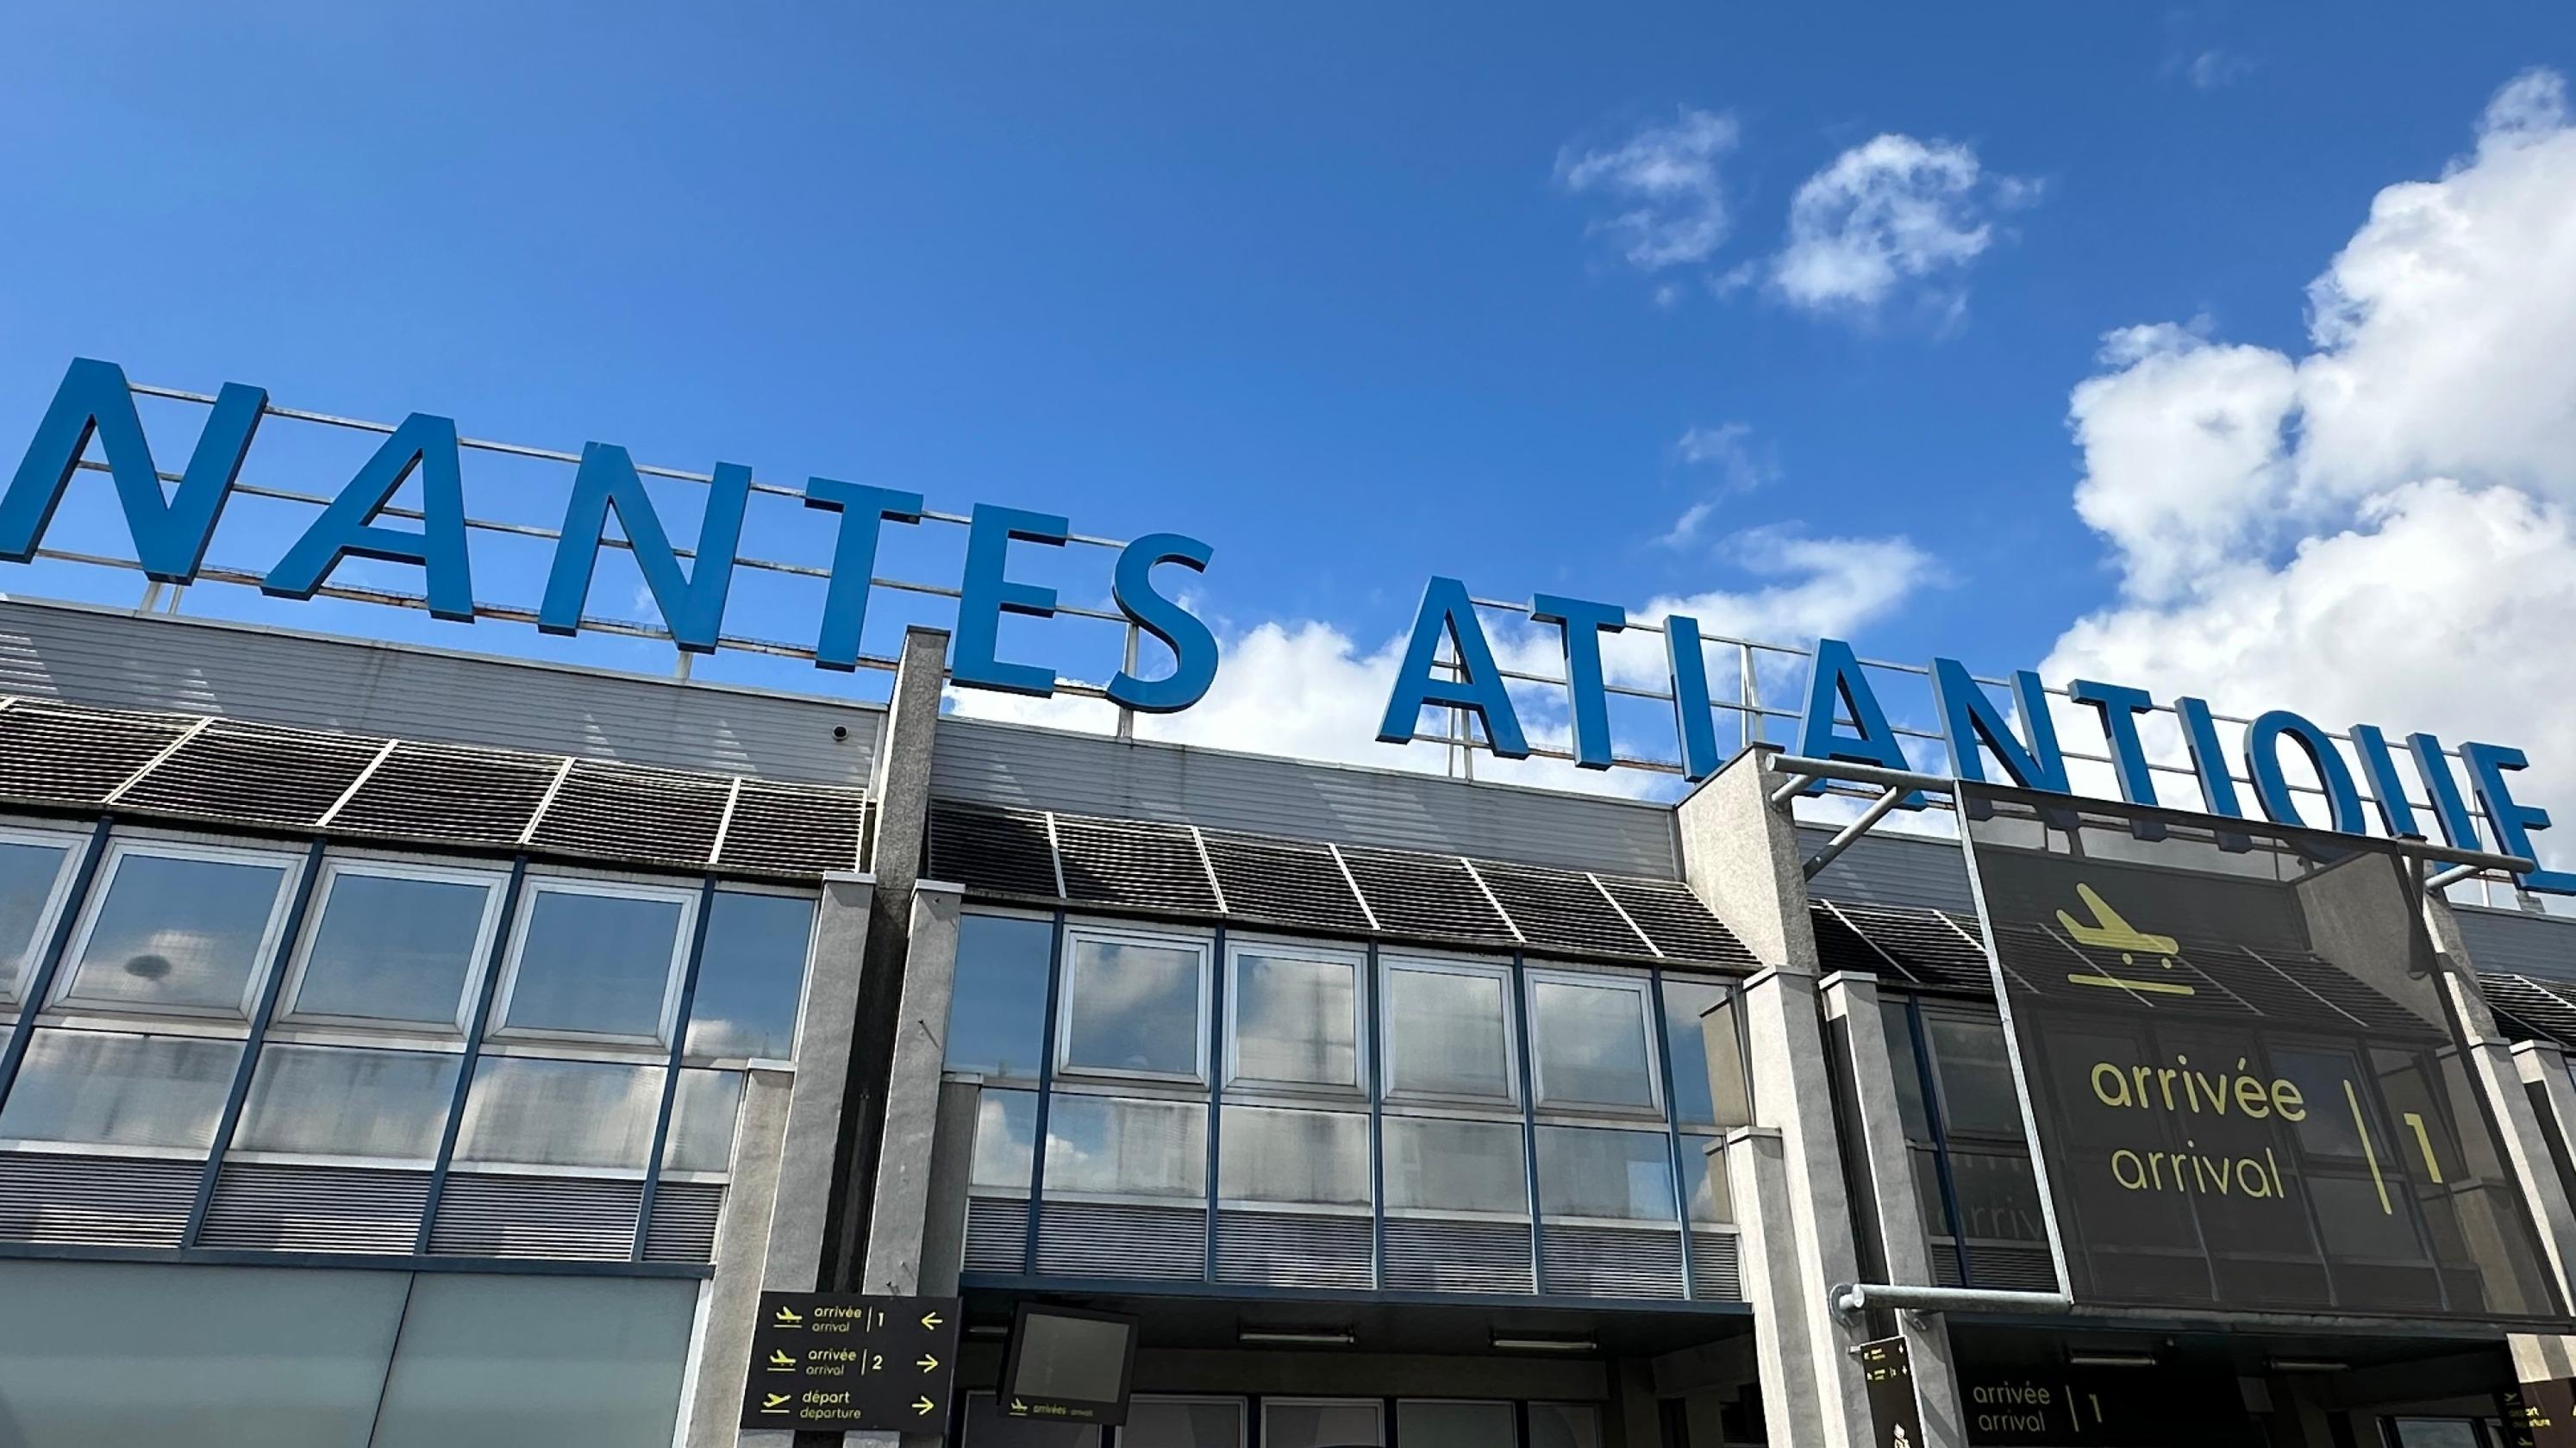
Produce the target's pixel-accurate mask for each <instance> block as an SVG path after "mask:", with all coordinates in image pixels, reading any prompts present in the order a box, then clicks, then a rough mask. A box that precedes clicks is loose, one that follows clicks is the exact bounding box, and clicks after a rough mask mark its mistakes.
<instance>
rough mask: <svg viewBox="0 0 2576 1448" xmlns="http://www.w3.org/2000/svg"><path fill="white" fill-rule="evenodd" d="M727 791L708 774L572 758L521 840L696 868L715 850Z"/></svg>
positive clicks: (700, 866) (547, 847) (553, 846)
mask: <svg viewBox="0 0 2576 1448" xmlns="http://www.w3.org/2000/svg"><path fill="white" fill-rule="evenodd" d="M727 793H728V790H727V787H726V783H725V781H724V780H722V779H720V778H717V777H716V776H713V775H704V774H681V773H678V772H676V771H673V770H667V769H644V768H640V767H638V766H636V765H632V764H605V763H602V762H600V761H599V760H596V759H581V760H576V761H574V763H573V766H572V772H571V773H570V774H567V775H565V776H564V781H563V787H562V788H560V789H558V790H556V791H555V797H554V802H553V803H551V804H549V805H547V806H546V810H545V813H544V814H542V815H540V816H539V817H538V819H537V829H536V833H535V834H534V835H532V836H531V837H530V838H529V843H531V844H534V845H536V846H538V847H539V848H542V849H552V850H572V851H577V852H579V853H582V854H591V855H608V856H613V857H616V858H621V859H629V860H642V861H647V862H650V863H652V864H657V865H684V866H689V867H692V868H702V867H704V866H705V864H706V862H707V858H708V857H709V856H710V855H712V854H714V853H715V845H716V826H717V825H718V824H719V823H721V822H722V821H723V819H724V808H725V795H726V794H727Z"/></svg>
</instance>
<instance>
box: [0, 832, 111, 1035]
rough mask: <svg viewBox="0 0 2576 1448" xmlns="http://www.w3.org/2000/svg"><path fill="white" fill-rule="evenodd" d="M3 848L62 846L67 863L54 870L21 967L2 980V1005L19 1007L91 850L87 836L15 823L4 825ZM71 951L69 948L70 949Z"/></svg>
mask: <svg viewBox="0 0 2576 1448" xmlns="http://www.w3.org/2000/svg"><path fill="white" fill-rule="evenodd" d="M0 845H34V846H39V847H42V848H47V849H50V848H52V847H54V846H57V845H59V846H61V847H62V850H63V861H62V863H61V864H59V865H56V866H55V867H54V883H53V884H52V885H51V886H49V887H48V888H47V889H46V891H45V900H44V903H43V904H42V905H40V906H39V907H37V910H36V925H35V929H33V930H32V931H30V932H28V935H27V945H26V949H25V950H24V951H22V952H21V953H20V954H19V957H18V962H17V968H16V969H14V970H12V971H10V972H9V974H8V975H7V976H6V977H0V1006H17V1005H21V1004H24V1003H25V1001H26V999H27V985H28V983H29V982H30V981H32V980H34V979H35V973H36V966H37V965H38V963H39V962H40V961H41V960H42V959H43V955H44V948H45V943H46V942H47V941H49V940H51V939H52V938H53V933H54V927H55V926H56V925H57V924H59V923H60V922H61V920H62V917H63V908H64V906H65V905H66V904H67V903H68V902H69V901H70V899H71V893H72V880H73V879H74V878H75V877H76V876H78V875H79V874H80V862H81V856H82V854H83V853H84V852H86V850H87V849H88V845H89V839H88V837H87V836H86V835H81V834H76V833H74V832H72V831H70V830H49V829H42V828H38V827H36V826H33V825H22V824H18V823H16V822H15V821H5V822H0ZM67 948H68V947H67Z"/></svg>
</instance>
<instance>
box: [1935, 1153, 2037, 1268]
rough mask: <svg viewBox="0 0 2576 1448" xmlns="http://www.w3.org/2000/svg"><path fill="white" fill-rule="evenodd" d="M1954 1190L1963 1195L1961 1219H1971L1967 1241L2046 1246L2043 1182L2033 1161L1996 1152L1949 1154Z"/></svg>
mask: <svg viewBox="0 0 2576 1448" xmlns="http://www.w3.org/2000/svg"><path fill="white" fill-rule="evenodd" d="M1950 1188H1951V1190H1952V1191H1954V1192H1956V1193H1957V1194H1958V1197H1959V1215H1960V1216H1962V1217H1965V1218H1967V1219H1968V1232H1967V1235H1968V1238H1969V1240H1971V1241H1975V1240H1978V1239H1981V1238H1982V1239H1987V1240H1998V1241H2013V1242H2031V1243H2036V1244H2038V1245H2040V1246H2046V1245H2047V1244H2048V1226H2047V1221H2046V1218H2045V1216H2044V1214H2042V1212H2041V1211H2040V1207H2039V1179H2038V1177H2036V1176H2035V1175H2033V1174H2032V1172H2031V1169H2030V1158H2029V1157H2027V1156H2015V1155H2007V1154H2005V1153H2002V1152H1993V1151H1953V1152H1951V1153H1950Z"/></svg>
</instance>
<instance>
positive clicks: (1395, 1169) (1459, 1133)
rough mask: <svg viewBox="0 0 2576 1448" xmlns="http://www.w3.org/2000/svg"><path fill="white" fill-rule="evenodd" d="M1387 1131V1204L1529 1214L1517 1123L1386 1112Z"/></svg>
mask: <svg viewBox="0 0 2576 1448" xmlns="http://www.w3.org/2000/svg"><path fill="white" fill-rule="evenodd" d="M1385 1133H1386V1204H1387V1205H1388V1206H1389V1207H1393V1208H1403V1207H1413V1208H1420V1209H1424V1210H1430V1211H1442V1212H1496V1213H1502V1214H1505V1215H1509V1216H1516V1217H1526V1216H1528V1215H1529V1180H1528V1176H1527V1172H1526V1165H1527V1164H1526V1163H1525V1162H1524V1161H1523V1159H1522V1156H1521V1129H1520V1127H1519V1126H1517V1125H1507V1124H1505V1123H1503V1122H1499V1121H1441V1120H1435V1119H1433V1118H1431V1117H1417V1116H1390V1117H1388V1118H1386V1125H1385Z"/></svg>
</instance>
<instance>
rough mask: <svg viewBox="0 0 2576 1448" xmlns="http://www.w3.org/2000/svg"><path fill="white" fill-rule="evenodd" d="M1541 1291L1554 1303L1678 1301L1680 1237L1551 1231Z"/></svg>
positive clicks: (1618, 1230) (1675, 1231) (1672, 1231)
mask: <svg viewBox="0 0 2576 1448" xmlns="http://www.w3.org/2000/svg"><path fill="white" fill-rule="evenodd" d="M1542 1230H1543V1233H1544V1236H1545V1243H1546V1247H1547V1280H1546V1282H1545V1283H1544V1284H1543V1286H1544V1289H1545V1290H1546V1292H1547V1293H1548V1295H1550V1296H1554V1297H1631V1298H1660V1299H1673V1300H1678V1299H1679V1298H1681V1297H1682V1296H1683V1290H1682V1234H1681V1229H1679V1228H1677V1227H1666V1228H1661V1229H1644V1230H1641V1229H1636V1228H1623V1227H1576V1226H1556V1225H1552V1224H1551V1225H1549V1226H1547V1227H1545V1228H1544V1229H1542Z"/></svg>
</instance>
